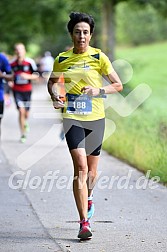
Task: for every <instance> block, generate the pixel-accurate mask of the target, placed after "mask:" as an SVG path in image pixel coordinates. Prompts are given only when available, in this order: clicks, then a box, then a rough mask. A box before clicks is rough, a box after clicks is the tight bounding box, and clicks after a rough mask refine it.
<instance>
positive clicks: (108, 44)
mask: <svg viewBox="0 0 167 252" xmlns="http://www.w3.org/2000/svg"><path fill="white" fill-rule="evenodd" d="M123 1H126V2H129V4H131V6H132V7H136V6H138V8H139V7H142V8H143V7H145V6H146V5H148V4H150V5H152V6H153V7H154V8H155V9H156V10H157V11H159V12H160V13H161V14H162V15H166V13H167V1H166V0H159V1H157V0H103V3H102V9H103V18H102V49H103V50H104V52H105V53H106V54H107V55H108V56H109V58H110V60H111V61H113V60H114V58H115V29H116V25H115V16H116V6H117V4H118V3H120V2H123Z"/></svg>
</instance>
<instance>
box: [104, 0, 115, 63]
mask: <svg viewBox="0 0 167 252" xmlns="http://www.w3.org/2000/svg"><path fill="white" fill-rule="evenodd" d="M102 50H103V52H104V53H106V55H107V56H108V57H109V59H110V60H111V61H113V60H114V58H115V4H114V0H103V13H102Z"/></svg>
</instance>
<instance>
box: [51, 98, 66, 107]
mask: <svg viewBox="0 0 167 252" xmlns="http://www.w3.org/2000/svg"><path fill="white" fill-rule="evenodd" d="M61 98H64V96H61V95H57V96H53V97H51V99H52V101H53V107H54V108H55V109H59V108H64V102H63V101H62V100H61Z"/></svg>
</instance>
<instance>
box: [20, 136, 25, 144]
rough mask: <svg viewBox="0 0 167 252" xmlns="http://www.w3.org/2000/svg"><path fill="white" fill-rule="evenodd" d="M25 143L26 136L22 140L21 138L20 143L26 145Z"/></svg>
mask: <svg viewBox="0 0 167 252" xmlns="http://www.w3.org/2000/svg"><path fill="white" fill-rule="evenodd" d="M25 141H26V136H25V135H22V136H21V138H20V142H21V143H25Z"/></svg>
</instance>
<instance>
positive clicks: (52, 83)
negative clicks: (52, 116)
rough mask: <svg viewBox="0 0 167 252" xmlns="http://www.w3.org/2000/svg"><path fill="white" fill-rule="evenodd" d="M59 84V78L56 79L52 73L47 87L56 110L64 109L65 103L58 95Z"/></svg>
mask: <svg viewBox="0 0 167 252" xmlns="http://www.w3.org/2000/svg"><path fill="white" fill-rule="evenodd" d="M58 82H59V77H55V76H54V74H53V73H52V74H51V75H50V78H49V80H48V84H47V87H48V92H49V94H50V97H51V99H52V101H53V106H54V108H55V109H58V108H63V107H64V103H63V101H62V100H61V96H60V95H59V94H58V93H57V84H58Z"/></svg>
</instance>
